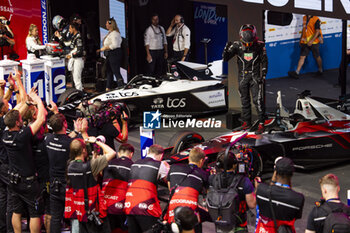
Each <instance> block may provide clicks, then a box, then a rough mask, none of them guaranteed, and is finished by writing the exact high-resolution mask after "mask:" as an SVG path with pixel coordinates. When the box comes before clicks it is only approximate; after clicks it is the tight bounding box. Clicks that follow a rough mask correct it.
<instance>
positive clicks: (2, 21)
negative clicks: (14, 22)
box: [0, 19, 10, 25]
mask: <svg viewBox="0 0 350 233" xmlns="http://www.w3.org/2000/svg"><path fill="white" fill-rule="evenodd" d="M0 23H2V24H4V25H10V21H9V20H7V19H0Z"/></svg>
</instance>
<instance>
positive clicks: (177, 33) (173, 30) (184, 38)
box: [166, 15, 191, 61]
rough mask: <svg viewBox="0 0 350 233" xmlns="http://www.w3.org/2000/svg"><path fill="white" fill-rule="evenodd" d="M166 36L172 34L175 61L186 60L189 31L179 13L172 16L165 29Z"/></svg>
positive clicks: (189, 37) (188, 46) (189, 41)
mask: <svg viewBox="0 0 350 233" xmlns="http://www.w3.org/2000/svg"><path fill="white" fill-rule="evenodd" d="M174 26H175V27H174ZM166 36H169V37H171V36H173V50H174V55H173V59H174V60H175V61H185V60H187V59H188V54H189V53H188V52H189V49H190V46H191V31H190V29H189V28H188V27H187V26H186V25H185V20H184V18H183V17H182V16H181V15H176V16H175V17H174V18H173V20H172V21H171V24H170V26H169V28H168V30H167V31H166Z"/></svg>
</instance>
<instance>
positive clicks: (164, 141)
mask: <svg viewBox="0 0 350 233" xmlns="http://www.w3.org/2000/svg"><path fill="white" fill-rule="evenodd" d="M215 118H216V119H222V120H223V121H224V119H225V116H224V115H219V116H215ZM177 131H178V130H158V131H156V132H155V141H156V143H157V144H160V145H161V146H164V147H166V146H167V145H168V143H169V140H170V138H171V137H172V135H173V134H175V133H176V132H177ZM195 131H196V132H198V133H200V134H201V135H202V136H203V137H204V138H205V139H210V138H212V137H215V136H217V135H220V134H223V133H226V132H230V131H229V130H227V129H210V130H208V129H196V130H195ZM139 135H140V134H139V128H137V127H135V128H134V129H131V130H130V131H129V143H131V144H132V145H133V146H134V147H135V155H134V158H133V160H134V161H135V160H137V159H139V158H140V149H139V147H140V137H139ZM327 173H334V174H335V175H337V176H338V177H339V180H340V187H341V189H340V194H339V195H340V199H341V200H342V201H343V202H345V203H346V201H347V196H346V195H347V189H348V188H349V189H350V179H348V177H349V176H350V164H342V165H338V166H333V167H327V168H325V169H322V170H315V171H310V172H305V171H297V172H295V174H294V176H293V179H292V184H293V185H292V187H293V189H294V190H295V191H297V192H301V193H302V194H304V196H305V204H304V209H303V217H302V219H300V220H297V221H296V223H295V226H296V231H297V233H302V232H305V228H306V225H307V217H308V214H309V213H310V211H311V209H312V208H313V207H314V206H315V202H316V201H317V200H319V199H320V197H321V192H320V188H319V184H318V179H319V178H321V177H322V176H324V175H325V174H327ZM269 176H271V174H265V175H264V177H269ZM252 212H253V214H254V216H252V215H250V217H249V232H254V229H255V227H254V226H255V210H253V211H252ZM203 232H204V233H207V232H208V233H209V232H215V228H214V225H213V224H212V223H209V222H206V223H204V227H203Z"/></svg>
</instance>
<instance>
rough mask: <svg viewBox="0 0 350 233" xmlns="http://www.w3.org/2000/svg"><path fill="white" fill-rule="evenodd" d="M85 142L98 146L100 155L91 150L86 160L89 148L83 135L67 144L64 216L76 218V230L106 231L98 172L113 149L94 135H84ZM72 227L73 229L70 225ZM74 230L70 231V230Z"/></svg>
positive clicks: (110, 157)
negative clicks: (99, 200) (101, 216)
mask: <svg viewBox="0 0 350 233" xmlns="http://www.w3.org/2000/svg"><path fill="white" fill-rule="evenodd" d="M86 142H87V143H92V144H95V145H97V146H99V147H100V148H101V149H102V151H103V155H102V156H96V155H95V154H93V157H92V159H91V160H88V158H89V155H88V149H87V147H86V144H85V142H84V140H83V139H74V140H73V141H72V142H71V144H70V162H69V163H68V169H67V172H68V182H67V183H68V187H69V188H70V189H68V190H67V192H66V208H65V212H66V213H65V216H66V217H67V216H70V218H71V219H74V218H77V219H78V221H79V232H80V233H83V232H94V233H95V232H100V233H101V232H105V231H107V230H106V229H107V228H108V226H105V224H103V222H102V221H101V219H100V218H99V217H98V215H99V212H98V211H99V203H98V199H99V195H100V186H99V184H98V183H97V176H98V175H99V173H100V172H101V171H102V170H103V169H104V168H105V167H107V166H108V161H110V160H111V159H113V158H114V157H115V155H116V152H115V151H114V150H113V149H111V148H110V147H109V146H107V145H106V144H104V143H102V142H100V141H97V140H96V138H95V137H89V138H87V139H86ZM72 230H73V229H72ZM72 232H73V231H72Z"/></svg>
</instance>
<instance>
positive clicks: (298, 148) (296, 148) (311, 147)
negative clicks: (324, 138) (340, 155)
mask: <svg viewBox="0 0 350 233" xmlns="http://www.w3.org/2000/svg"><path fill="white" fill-rule="evenodd" d="M331 147H333V144H332V143H328V144H319V145H310V146H299V147H293V148H292V151H303V150H315V149H323V148H331Z"/></svg>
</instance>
